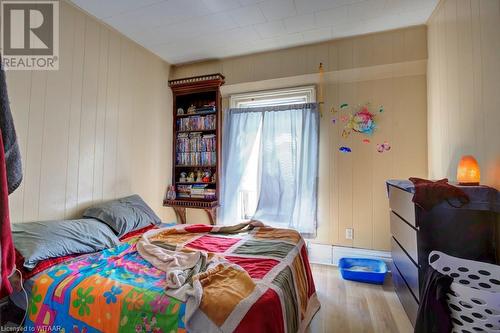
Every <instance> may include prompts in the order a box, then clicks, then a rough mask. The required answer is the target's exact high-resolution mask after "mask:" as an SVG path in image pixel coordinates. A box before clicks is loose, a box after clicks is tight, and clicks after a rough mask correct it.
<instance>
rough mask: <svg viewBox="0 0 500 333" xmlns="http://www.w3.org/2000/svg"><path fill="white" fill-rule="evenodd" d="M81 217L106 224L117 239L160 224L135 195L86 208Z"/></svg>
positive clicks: (157, 218)
mask: <svg viewBox="0 0 500 333" xmlns="http://www.w3.org/2000/svg"><path fill="white" fill-rule="evenodd" d="M83 216H85V217H93V218H95V219H98V220H100V221H102V222H104V223H106V224H107V225H109V226H110V227H111V229H113V230H114V231H115V232H116V234H117V235H118V237H122V236H123V235H125V234H126V233H128V232H131V231H134V230H137V229H141V228H144V227H147V226H149V225H152V224H154V225H158V224H160V223H161V220H160V218H159V217H158V216H157V215H156V214H155V212H153V210H152V209H151V208H150V207H149V206H148V205H147V204H146V203H145V202H144V200H142V198H141V197H140V196H138V195H137V194H134V195H131V196H129V197H125V198H121V199H116V200H112V201H108V202H104V203H101V204H97V205H95V206H93V207H90V208H87V209H86V210H85V212H83Z"/></svg>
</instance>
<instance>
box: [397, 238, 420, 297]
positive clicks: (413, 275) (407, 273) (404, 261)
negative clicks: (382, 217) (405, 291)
mask: <svg viewBox="0 0 500 333" xmlns="http://www.w3.org/2000/svg"><path fill="white" fill-rule="evenodd" d="M391 242H392V244H391V245H392V261H393V262H394V264H395V265H396V267H397V268H398V269H399V272H400V273H401V276H402V277H403V279H404V280H405V281H406V284H408V286H409V287H410V289H411V291H412V293H413V296H415V298H416V299H417V300H418V299H419V297H420V292H419V286H418V267H417V266H416V265H415V263H414V262H413V261H411V259H410V257H408V255H407V254H406V253H405V252H404V251H403V249H402V248H401V246H400V245H399V244H398V243H397V242H396V241H395V240H394V238H392V239H391Z"/></svg>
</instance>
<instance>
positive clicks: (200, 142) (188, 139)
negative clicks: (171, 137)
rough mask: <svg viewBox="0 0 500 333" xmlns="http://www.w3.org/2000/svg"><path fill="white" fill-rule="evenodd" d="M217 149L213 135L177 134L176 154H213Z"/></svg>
mask: <svg viewBox="0 0 500 333" xmlns="http://www.w3.org/2000/svg"><path fill="white" fill-rule="evenodd" d="M216 148H217V140H216V138H215V134H205V135H202V134H201V133H200V132H195V133H179V134H177V152H178V153H190V152H213V151H215V150H216Z"/></svg>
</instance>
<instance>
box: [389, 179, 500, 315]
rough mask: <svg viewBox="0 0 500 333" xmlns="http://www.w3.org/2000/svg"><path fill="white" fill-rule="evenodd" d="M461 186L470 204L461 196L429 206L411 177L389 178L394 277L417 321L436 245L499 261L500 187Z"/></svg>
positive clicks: (474, 257)
mask: <svg viewBox="0 0 500 333" xmlns="http://www.w3.org/2000/svg"><path fill="white" fill-rule="evenodd" d="M460 188H462V189H463V190H464V191H465V192H466V193H467V194H468V195H469V197H470V199H471V202H470V203H469V204H467V205H465V206H463V207H460V208H455V207H454V206H459V204H460V203H459V202H458V201H457V202H454V201H450V203H451V204H450V203H448V202H446V201H444V202H442V203H440V204H438V205H437V206H434V208H433V209H432V210H430V211H425V210H423V209H421V208H420V207H418V206H416V205H415V204H414V203H413V202H412V198H413V192H414V186H413V184H412V183H411V182H410V181H399V180H389V181H387V189H388V194H389V207H390V210H391V211H390V223H391V234H392V237H391V246H392V249H391V251H392V260H393V261H392V267H391V270H392V276H393V282H394V286H395V288H396V292H397V294H398V297H399V299H400V301H401V303H402V304H403V307H404V309H405V311H406V314H407V315H408V317H409V318H410V321H411V322H412V324H413V325H415V320H416V317H417V311H418V304H419V298H420V286H421V284H422V280H423V277H424V275H425V272H426V270H427V268H428V266H429V265H428V256H429V253H430V252H431V251H433V250H438V251H442V252H444V253H447V254H449V255H451V256H455V257H460V258H464V259H470V260H476V261H482V262H488V263H494V264H498V260H497V258H498V253H497V243H498V234H499V230H500V224H499V222H500V193H499V192H498V191H496V190H494V189H492V188H489V187H485V186H474V187H460Z"/></svg>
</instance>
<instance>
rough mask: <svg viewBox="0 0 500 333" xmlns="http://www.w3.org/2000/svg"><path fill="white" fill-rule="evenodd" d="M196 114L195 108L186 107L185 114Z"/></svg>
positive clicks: (192, 106)
mask: <svg viewBox="0 0 500 333" xmlns="http://www.w3.org/2000/svg"><path fill="white" fill-rule="evenodd" d="M194 113H196V106H194V105H192V104H191V106H190V107H188V110H187V114H194Z"/></svg>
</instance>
